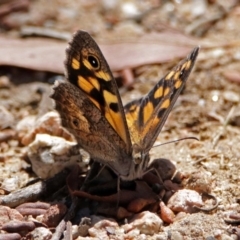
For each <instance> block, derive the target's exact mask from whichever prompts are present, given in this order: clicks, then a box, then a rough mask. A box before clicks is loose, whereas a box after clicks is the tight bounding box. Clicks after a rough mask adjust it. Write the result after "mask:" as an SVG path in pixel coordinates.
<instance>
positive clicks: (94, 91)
mask: <svg viewBox="0 0 240 240" xmlns="http://www.w3.org/2000/svg"><path fill="white" fill-rule="evenodd" d="M65 66H66V77H67V79H68V81H69V82H71V83H72V84H74V85H75V86H76V87H77V88H79V89H81V90H82V91H83V92H84V93H85V95H86V96H87V97H88V98H89V99H90V100H91V101H92V103H93V104H94V105H95V106H96V107H97V108H98V109H99V111H100V112H101V113H102V116H103V117H105V118H106V119H107V121H108V123H109V124H110V125H111V127H112V128H113V129H114V130H115V131H116V133H117V134H118V135H119V136H120V137H121V139H122V140H123V141H124V142H125V150H126V152H128V153H130V152H131V141H130V135H129V132H128V128H127V123H126V119H125V114H124V110H123V106H122V101H121V98H120V96H119V92H118V87H117V84H116V81H115V79H114V78H113V75H112V73H111V71H110V68H109V66H108V64H107V62H106V60H105V58H104V56H103V54H102V52H101V50H100V49H99V47H98V45H97V43H96V42H95V41H94V40H93V38H92V37H91V36H90V35H89V34H88V33H87V32H84V31H78V32H76V33H75V35H74V36H73V39H72V41H71V42H70V43H69V47H68V49H67V58H66V62H65Z"/></svg>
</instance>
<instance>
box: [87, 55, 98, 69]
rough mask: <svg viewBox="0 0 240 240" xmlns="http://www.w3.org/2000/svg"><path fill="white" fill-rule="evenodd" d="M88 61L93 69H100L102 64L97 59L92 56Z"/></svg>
mask: <svg viewBox="0 0 240 240" xmlns="http://www.w3.org/2000/svg"><path fill="white" fill-rule="evenodd" d="M88 61H89V63H90V64H91V66H92V67H93V68H95V69H97V68H99V66H100V64H99V61H98V59H97V58H96V57H94V56H91V55H90V56H88Z"/></svg>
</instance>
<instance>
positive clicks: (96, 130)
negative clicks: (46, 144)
mask: <svg viewBox="0 0 240 240" xmlns="http://www.w3.org/2000/svg"><path fill="white" fill-rule="evenodd" d="M198 51H199V48H198V47H197V48H194V49H193V51H192V52H191V53H190V55H189V56H188V57H187V58H186V59H184V60H183V61H182V62H180V63H179V64H178V65H177V66H176V67H175V68H173V70H172V71H170V72H169V73H168V74H166V75H165V77H164V78H162V79H161V80H160V81H159V82H158V83H157V84H156V85H155V86H154V88H153V89H152V90H151V91H150V92H149V93H148V94H147V95H146V96H144V97H142V98H141V99H138V100H136V101H133V102H130V103H129V104H127V105H126V106H125V107H123V105H122V101H121V98H120V95H119V92H118V87H117V84H116V81H115V80H114V78H113V75H112V73H111V71H110V68H109V66H108V64H107V62H106V60H105V58H104V56H103V54H102V52H101V50H100V49H99V47H98V45H97V44H96V42H95V41H94V40H93V39H92V37H91V36H90V35H89V34H88V33H87V32H84V31H78V32H76V33H75V34H74V36H73V39H72V41H71V42H70V43H69V46H68V48H67V51H66V52H67V59H66V62H65V66H66V77H67V79H68V81H67V82H58V84H57V85H56V86H55V87H54V93H53V95H52V98H53V99H54V100H55V102H56V109H57V111H58V112H59V113H60V116H61V118H62V124H63V126H64V127H66V128H67V129H68V130H69V131H70V132H71V133H72V134H73V135H74V136H75V137H76V139H77V141H78V143H79V144H80V146H81V147H82V148H83V149H85V150H86V151H87V152H88V153H89V154H90V156H91V157H92V159H94V160H95V161H98V162H100V163H102V164H104V165H106V166H108V167H110V168H111V169H112V170H113V171H114V172H115V173H116V174H117V175H118V176H120V178H121V179H123V180H133V179H137V178H141V177H142V176H143V175H144V174H145V173H146V172H148V171H149V168H150V164H149V161H150V157H149V151H150V149H151V148H152V146H153V144H154V142H155V141H156V138H157V137H158V134H159V133H160V131H161V129H162V127H163V125H164V123H165V121H166V119H167V117H168V114H169V113H170V111H171V109H172V107H173V105H174V103H175V101H176V100H177V98H178V96H179V94H180V92H181V90H182V88H183V86H184V83H185V82H186V81H187V78H188V76H189V74H190V72H191V70H192V68H193V65H194V63H195V60H196V58H197V55H198Z"/></svg>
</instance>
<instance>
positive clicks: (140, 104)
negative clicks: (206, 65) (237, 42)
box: [124, 48, 199, 151]
mask: <svg viewBox="0 0 240 240" xmlns="http://www.w3.org/2000/svg"><path fill="white" fill-rule="evenodd" d="M198 50H199V48H195V49H194V50H193V51H192V52H191V54H190V55H189V56H188V57H187V58H186V59H184V60H183V61H181V62H180V63H179V64H178V65H177V66H176V67H175V68H173V70H172V71H170V72H169V73H168V74H167V75H166V76H165V77H164V78H162V79H161V80H160V81H159V82H158V83H157V84H156V85H155V87H154V88H153V89H152V90H151V91H150V92H149V93H148V94H147V95H146V96H145V97H143V98H141V99H139V100H136V101H133V102H130V103H129V104H127V105H126V106H125V107H124V109H125V115H126V119H127V122H128V125H129V130H130V134H131V139H132V141H133V144H137V145H138V146H140V147H141V149H144V150H145V151H149V150H150V148H151V147H152V146H153V144H154V142H155V141H156V138H157V137H158V135H159V133H160V131H161V129H162V127H163V125H164V123H165V121H166V119H167V117H168V115H169V113H170V111H171V109H172V107H173V105H174V103H175V102H176V100H177V98H178V96H179V94H180V92H181V90H182V88H183V86H184V83H185V82H186V81H187V78H188V76H189V74H190V72H191V70H192V68H193V66H194V63H195V60H196V57H197V55H198ZM136 132H137V133H136Z"/></svg>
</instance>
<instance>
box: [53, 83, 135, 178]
mask: <svg viewBox="0 0 240 240" xmlns="http://www.w3.org/2000/svg"><path fill="white" fill-rule="evenodd" d="M51 97H52V98H53V99H54V100H55V105H56V110H57V111H58V112H59V113H60V116H61V119H62V125H63V126H64V127H66V128H67V129H68V130H69V131H70V132H71V133H72V134H73V135H74V136H75V138H76V140H77V142H78V144H79V145H80V146H81V147H82V148H83V149H85V150H86V151H87V152H89V153H90V154H91V157H92V158H93V159H94V160H97V161H99V162H101V163H103V164H104V165H107V166H109V167H111V168H112V169H113V170H114V171H115V172H118V173H119V174H120V175H126V174H127V173H128V171H129V165H130V164H131V159H130V157H129V155H128V154H127V153H126V151H125V149H126V145H125V143H124V142H123V141H122V139H121V137H120V136H119V135H118V134H117V133H116V132H115V130H114V129H113V128H112V127H111V125H110V124H109V123H108V121H107V119H106V118H105V117H103V116H102V112H101V111H99V109H98V108H97V107H96V106H95V105H94V104H93V103H92V101H91V100H90V99H89V97H88V95H86V94H85V93H84V92H83V91H82V90H81V89H78V88H77V87H76V86H74V85H73V84H71V83H69V82H63V81H60V82H57V83H56V84H55V86H54V92H53V94H52V96H51ZM106 133H107V134H106Z"/></svg>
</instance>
